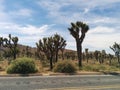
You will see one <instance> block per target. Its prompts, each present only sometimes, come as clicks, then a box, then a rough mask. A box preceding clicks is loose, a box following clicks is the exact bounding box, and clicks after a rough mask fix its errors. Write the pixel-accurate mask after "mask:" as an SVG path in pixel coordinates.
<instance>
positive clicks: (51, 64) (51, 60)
mask: <svg viewBox="0 0 120 90" xmlns="http://www.w3.org/2000/svg"><path fill="white" fill-rule="evenodd" d="M52 69H53V58H52V56H51V57H50V70H52Z"/></svg>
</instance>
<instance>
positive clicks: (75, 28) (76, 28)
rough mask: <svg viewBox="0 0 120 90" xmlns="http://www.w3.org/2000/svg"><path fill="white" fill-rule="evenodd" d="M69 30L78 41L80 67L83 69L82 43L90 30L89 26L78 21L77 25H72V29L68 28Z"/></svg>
mask: <svg viewBox="0 0 120 90" xmlns="http://www.w3.org/2000/svg"><path fill="white" fill-rule="evenodd" d="M68 30H69V31H70V34H71V35H72V36H73V37H74V38H75V40H76V47H77V55H78V65H79V67H82V42H83V40H84V38H85V35H86V33H87V31H88V30H89V26H88V25H87V24H85V23H83V22H80V21H77V22H76V23H71V27H70V28H68ZM80 33H81V34H80Z"/></svg>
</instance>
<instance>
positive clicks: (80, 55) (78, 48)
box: [76, 40, 82, 67]
mask: <svg viewBox="0 0 120 90" xmlns="http://www.w3.org/2000/svg"><path fill="white" fill-rule="evenodd" d="M76 43H77V44H76V45H77V56H78V65H79V67H82V45H81V43H80V41H79V40H76Z"/></svg>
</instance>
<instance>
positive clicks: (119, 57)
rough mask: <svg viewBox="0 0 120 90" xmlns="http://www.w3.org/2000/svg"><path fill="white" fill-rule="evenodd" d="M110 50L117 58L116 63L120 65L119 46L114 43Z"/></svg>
mask: <svg viewBox="0 0 120 90" xmlns="http://www.w3.org/2000/svg"><path fill="white" fill-rule="evenodd" d="M110 49H112V50H113V51H114V53H115V55H116V56H117V58H118V63H119V64H120V44H118V43H116V42H115V43H114V45H113V46H110Z"/></svg>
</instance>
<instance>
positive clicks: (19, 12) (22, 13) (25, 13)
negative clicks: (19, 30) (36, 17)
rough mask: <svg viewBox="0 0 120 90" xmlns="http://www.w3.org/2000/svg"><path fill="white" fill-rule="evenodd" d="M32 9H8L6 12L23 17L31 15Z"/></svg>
mask: <svg viewBox="0 0 120 90" xmlns="http://www.w3.org/2000/svg"><path fill="white" fill-rule="evenodd" d="M32 13H33V11H32V10H30V9H27V8H21V9H19V10H16V11H10V12H9V13H8V14H9V15H11V16H12V17H18V16H24V17H30V16H32Z"/></svg>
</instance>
